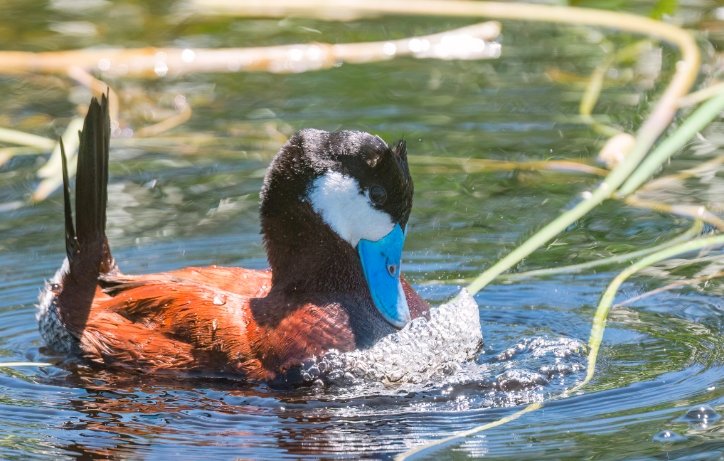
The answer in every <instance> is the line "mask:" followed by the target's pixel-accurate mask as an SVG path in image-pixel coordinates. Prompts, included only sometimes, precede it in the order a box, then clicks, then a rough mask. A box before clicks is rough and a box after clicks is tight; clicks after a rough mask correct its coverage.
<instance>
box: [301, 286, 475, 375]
mask: <svg viewBox="0 0 724 461" xmlns="http://www.w3.org/2000/svg"><path fill="white" fill-rule="evenodd" d="M482 342H483V336H482V332H481V329H480V314H479V311H478V305H477V303H476V302H475V300H474V299H473V297H472V296H470V294H468V292H467V291H465V290H462V291H461V292H460V294H458V295H457V296H456V297H455V298H454V299H453V300H451V301H450V302H448V303H445V304H443V305H441V306H439V307H436V308H432V309H431V310H430V320H426V319H424V318H417V319H415V320H413V321H411V322H410V323H408V324H407V326H405V328H403V329H402V330H400V331H398V332H396V333H393V334H391V335H389V336H386V337H385V338H383V339H382V340H380V341H379V342H378V343H377V344H375V345H374V346H372V347H371V348H369V349H365V350H356V351H352V352H346V353H340V352H338V351H336V350H331V351H329V352H327V353H326V354H324V355H323V356H321V357H313V358H311V359H309V360H307V361H305V363H304V364H303V366H302V379H303V380H304V381H306V382H309V383H314V384H317V385H339V386H349V385H356V384H364V383H381V384H383V385H387V386H396V385H401V384H408V383H414V384H417V383H425V382H429V381H435V380H437V379H439V378H441V377H444V376H449V375H452V374H454V373H455V372H456V371H457V370H458V369H459V367H460V365H461V364H462V363H464V362H466V361H469V360H471V359H472V358H474V357H475V355H476V354H477V352H478V351H479V350H480V347H481V345H482Z"/></svg>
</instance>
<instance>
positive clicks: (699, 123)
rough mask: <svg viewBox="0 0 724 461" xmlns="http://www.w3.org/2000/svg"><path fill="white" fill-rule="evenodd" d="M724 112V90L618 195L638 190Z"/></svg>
mask: <svg viewBox="0 0 724 461" xmlns="http://www.w3.org/2000/svg"><path fill="white" fill-rule="evenodd" d="M722 111H724V89H723V90H722V91H721V92H720V93H719V94H718V95H716V96H714V97H713V98H711V99H709V100H708V101H706V102H704V104H702V105H701V106H699V108H698V109H696V110H695V111H694V112H693V113H692V114H691V115H689V116H688V117H687V118H686V120H684V123H682V124H681V126H680V127H679V128H678V129H677V130H676V131H675V132H674V133H673V134H672V135H671V136H669V137H668V138H666V140H664V141H663V142H662V143H661V144H659V145H658V146H657V147H656V149H654V150H653V151H652V152H651V154H649V156H648V157H646V160H644V161H643V162H642V163H641V165H639V167H638V168H637V169H636V171H634V172H633V173H632V174H631V177H630V178H628V180H627V181H626V183H625V184H624V185H623V186H621V189H619V191H618V192H617V193H616V195H618V196H621V197H625V196H627V195H629V194H631V193H632V192H634V191H635V190H636V189H638V188H639V187H640V186H641V184H643V183H644V182H645V181H647V180H648V179H649V178H650V177H651V176H653V174H654V172H655V171H656V170H657V169H658V168H659V167H660V166H661V165H662V164H663V163H664V162H666V160H668V159H669V157H671V156H672V155H673V154H674V153H676V151H678V150H679V149H681V148H682V147H683V146H684V144H686V143H687V142H688V141H689V140H690V139H691V138H693V137H694V136H695V135H696V133H698V132H699V131H701V130H702V129H704V127H705V126H707V125H708V124H709V123H710V122H711V121H712V120H714V118H716V117H717V116H719V115H721V113H722Z"/></svg>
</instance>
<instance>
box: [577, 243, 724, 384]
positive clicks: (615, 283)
mask: <svg viewBox="0 0 724 461" xmlns="http://www.w3.org/2000/svg"><path fill="white" fill-rule="evenodd" d="M719 245H724V235H715V236H711V237H703V238H699V239H696V240H691V241H689V242H684V243H680V244H678V245H675V246H673V247H670V248H666V249H664V250H661V251H659V252H657V253H654V254H652V255H649V256H647V257H645V258H643V259H640V260H639V261H637V262H635V263H634V264H632V265H631V266H629V267H627V268H626V269H625V270H623V271H622V272H621V273H620V274H618V275H617V276H616V277H615V278H614V279H613V280H612V281H611V283H610V284H609V285H608V288H606V291H604V292H603V295H601V300H600V301H599V303H598V307H597V308H596V314H595V315H594V317H593V323H592V326H591V335H590V337H589V340H588V347H589V352H588V368H587V370H586V377H585V378H584V379H583V381H581V382H580V383H579V384H578V385H576V386H575V387H573V388H572V389H571V390H570V391H569V393H572V392H575V391H577V390H579V389H581V388H582V387H583V386H585V385H586V384H588V383H589V382H590V381H591V379H592V378H593V374H594V372H595V370H596V360H597V358H598V352H599V350H600V348H601V342H602V340H603V332H604V330H605V328H606V319H607V317H608V312H609V311H610V310H611V305H612V304H613V299H614V297H615V296H616V292H618V289H619V287H620V286H621V284H623V282H625V281H626V279H628V278H629V277H631V276H632V275H633V274H635V273H636V272H638V271H640V270H641V269H644V268H646V267H648V266H651V265H653V264H656V263H658V262H660V261H663V260H664V259H668V258H672V257H674V256H677V255H679V254H682V253H688V252H690V251H694V250H699V249H702V248H705V247H713V246H719Z"/></svg>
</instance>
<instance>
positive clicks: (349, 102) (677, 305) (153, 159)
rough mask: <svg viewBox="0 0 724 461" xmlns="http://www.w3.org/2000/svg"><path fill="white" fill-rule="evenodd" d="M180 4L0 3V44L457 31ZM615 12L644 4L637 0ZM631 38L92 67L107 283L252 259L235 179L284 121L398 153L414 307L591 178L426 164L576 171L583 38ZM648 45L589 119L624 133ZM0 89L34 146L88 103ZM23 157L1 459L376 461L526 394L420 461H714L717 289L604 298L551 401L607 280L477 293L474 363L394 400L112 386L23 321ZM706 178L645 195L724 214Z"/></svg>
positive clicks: (543, 282) (9, 170) (401, 21)
mask: <svg viewBox="0 0 724 461" xmlns="http://www.w3.org/2000/svg"><path fill="white" fill-rule="evenodd" d="M627 3H628V2H622V6H624V5H626V4H627ZM661 3H664V2H661ZM687 5H688V4H687ZM692 5H693V6H691V5H689V6H681V7H680V9H679V10H678V11H677V12H676V14H675V17H676V18H677V19H676V20H677V22H681V23H683V24H684V25H685V26H686V27H689V28H692V29H697V30H707V31H708V37H705V36H704V35H703V34H700V36H699V37H700V44H701V45H702V49H703V55H704V58H703V59H704V62H705V67H704V71H703V72H704V74H703V75H702V80H703V81H706V80H707V79H712V78H713V77H715V76H716V75H719V78H721V75H722V71H721V59H722V58H721V46H722V44H723V43H724V31H723V28H722V25H721V16H722V15H723V14H724V13H723V12H722V9H721V7H719V9H718V10H717V9H716V8H717V2H716V1H701V2H696V3H695V4H692ZM179 7H180V5H179V3H177V2H172V1H164V2H158V3H156V4H154V6H144V5H143V4H142V2H134V1H130V0H127V1H120V2H114V3H113V4H111V3H107V2H104V1H102V0H88V1H83V2H68V1H63V0H53V1H49V2H23V1H9V2H4V3H3V4H2V5H0V17H2V18H3V20H2V21H0V47H2V48H3V49H8V50H9V49H17V50H32V51H44V50H56V49H68V48H80V47H86V46H95V45H98V44H103V45H112V46H124V47H138V46H148V45H156V46H178V47H201V46H204V47H220V46H251V45H261V44H279V43H294V42H309V41H322V42H324V41H329V42H345V41H360V40H386V39H390V38H401V37H404V36H406V35H412V34H425V33H433V32H438V31H441V30H443V29H445V28H450V27H457V26H462V25H466V24H471V23H472V22H473V21H471V20H462V19H461V20H452V19H435V18H427V19H420V18H377V19H372V20H369V19H368V20H358V21H352V22H348V23H341V22H324V21H318V20H311V19H303V18H288V19H284V20H279V19H234V18H228V17H203V16H188V15H182V14H181V13H179ZM628 8H629V9H630V10H631V11H635V12H639V13H643V14H647V13H648V12H650V11H651V9H652V8H653V2H634V3H633V4H628ZM717 15H718V17H719V19H718V20H717ZM635 39H636V37H633V36H631V35H628V34H624V35H614V34H609V35H608V36H607V35H605V34H603V33H602V32H601V31H599V30H597V29H591V28H583V27H554V26H550V25H541V24H530V23H528V24H521V23H516V22H504V23H503V35H502V45H503V48H502V56H501V57H500V58H499V59H497V60H490V61H435V60H415V59H412V58H400V59H396V60H392V61H387V62H382V63H375V64H364V65H342V66H340V67H338V68H335V69H331V70H324V71H319V72H309V73H303V74H294V75H278V74H268V73H246V74H244V73H238V74H191V75H186V76H183V77H178V78H161V79H150V80H146V79H137V78H112V79H108V82H109V83H110V84H111V85H112V86H113V88H114V89H115V91H117V92H118V93H119V95H120V96H121V98H122V105H121V120H122V123H123V127H124V130H123V132H122V135H121V136H119V137H116V138H114V139H113V140H112V142H111V148H112V151H111V170H110V176H111V180H110V187H109V202H110V204H109V210H108V227H109V231H108V234H109V238H110V243H111V246H112V249H113V252H114V255H115V257H116V260H117V261H118V262H119V264H120V266H121V268H122V269H123V270H124V271H125V272H127V273H145V272H156V271H163V270H169V269H173V268H178V267H182V266H188V265H205V264H220V265H239V266H245V267H252V268H262V267H265V265H266V262H265V254H264V250H263V247H262V244H261V238H260V235H259V230H258V228H259V222H258V216H257V212H258V191H259V188H260V186H261V180H262V177H263V174H264V170H265V168H266V166H267V164H268V162H269V160H270V159H271V157H272V156H273V154H274V153H275V152H276V150H277V149H278V148H279V146H280V145H281V144H282V143H283V142H284V140H285V139H286V138H287V137H288V136H289V135H290V134H292V133H293V132H294V131H296V130H297V129H301V128H305V127H315V128H321V129H327V130H334V129H340V128H348V129H361V130H366V131H370V132H373V133H376V134H379V135H380V136H382V137H383V138H384V139H386V140H387V141H389V142H392V141H394V140H396V139H398V138H400V137H404V138H406V139H407V141H408V149H409V152H410V156H411V164H412V174H413V177H414V179H415V184H416V195H415V203H414V209H413V213H412V218H411V221H410V222H411V231H410V235H409V237H408V240H407V244H406V253H405V256H404V260H403V265H404V267H403V270H404V273H405V274H406V276H407V277H408V279H409V280H411V281H412V282H413V283H414V284H415V286H416V287H417V288H418V290H419V291H420V293H421V294H422V295H423V296H424V297H425V298H426V299H428V300H430V302H432V303H435V304H438V303H442V302H444V301H446V300H448V299H450V298H451V297H452V296H453V295H455V294H456V293H457V292H458V291H459V290H460V288H461V287H463V286H464V280H467V279H470V278H471V277H474V276H475V275H476V274H477V273H479V272H480V271H481V270H482V269H484V268H485V267H488V266H490V265H491V264H492V263H494V262H495V260H497V259H498V258H500V257H501V256H503V255H505V254H506V253H507V252H508V251H510V250H511V249H512V248H514V247H515V246H516V245H517V244H518V243H519V242H520V241H521V240H522V239H524V238H525V237H527V236H529V235H531V234H532V233H533V232H534V230H536V229H538V228H540V227H541V226H542V225H543V224H545V223H546V222H548V221H550V220H551V219H552V218H554V217H555V216H556V215H557V214H558V213H560V212H561V211H562V210H565V209H567V208H569V207H571V206H572V205H573V204H575V203H576V202H577V201H578V200H580V197H581V194H582V193H584V192H585V191H588V190H591V189H592V188H593V187H595V185H596V183H597V181H598V178H597V177H594V176H590V175H584V174H580V173H562V172H545V171H533V172H530V171H522V170H508V171H490V170H488V171H483V170H481V169H479V168H474V165H473V164H467V165H466V166H460V165H459V164H457V163H454V162H452V161H450V160H448V159H446V158H447V157H454V158H459V159H481V158H485V159H500V160H518V161H527V160H545V159H571V160H576V161H582V162H586V163H591V164H593V159H594V157H595V155H596V153H597V151H598V149H599V148H600V146H601V145H602V143H603V141H604V140H605V138H604V137H603V136H602V135H599V134H596V133H595V132H594V131H593V130H591V129H590V128H589V127H588V126H586V125H584V124H582V123H580V120H579V118H578V117H577V115H576V114H577V113H578V104H579V101H580V98H581V96H582V93H583V90H584V84H585V81H586V78H587V76H588V75H590V73H591V72H592V71H593V70H594V68H595V67H596V66H597V65H598V64H600V63H601V62H602V61H603V60H604V59H605V58H606V56H607V55H606V50H610V49H613V48H614V47H623V46H625V45H628V44H630V43H632V42H633V41H634V40H635ZM717 46H718V48H715V47H717ZM715 49H718V52H719V56H718V60H719V61H718V64H717V61H716V56H715V53H716V51H715ZM658 50H659V49H658V48H655V49H653V50H652V51H649V52H647V54H646V55H645V57H644V58H642V60H641V61H640V63H639V64H635V63H625V64H621V65H619V66H617V67H615V68H614V71H612V72H611V73H610V77H611V79H610V80H609V84H608V85H607V86H606V87H605V89H604V93H603V96H602V99H601V103H600V104H599V105H598V106H597V109H596V113H597V114H603V115H601V119H602V120H604V121H607V122H610V123H613V124H615V125H618V126H620V127H623V128H625V129H627V130H635V129H636V127H638V126H639V124H640V122H641V120H642V119H643V117H645V115H646V114H647V113H648V112H647V111H648V110H649V109H650V104H651V103H652V102H653V101H655V100H656V98H657V95H658V94H660V92H661V90H662V88H663V87H664V85H665V82H666V81H668V79H669V78H670V76H671V74H672V69H673V68H674V65H675V58H676V56H675V53H674V52H673V51H672V49H670V48H664V49H663V51H662V52H659V51H658ZM0 94H2V95H3V109H2V111H0V126H2V127H12V128H16V129H20V130H24V131H28V132H32V133H35V134H39V135H44V136H47V137H57V136H58V135H60V134H61V133H62V132H63V131H64V129H65V127H66V126H67V124H68V122H69V121H70V119H71V117H73V116H74V115H76V113H77V111H76V104H77V105H79V107H81V106H85V105H86V104H87V101H88V99H89V93H88V92H87V91H86V90H83V89H79V88H78V87H77V86H76V85H75V84H74V83H72V82H71V81H70V80H69V79H68V78H66V77H63V76H50V75H27V76H22V77H21V76H0ZM179 96H182V97H184V98H185V99H186V100H187V101H188V103H189V104H190V106H191V107H192V109H193V114H192V116H191V118H190V120H189V121H187V122H186V123H184V124H183V125H181V126H179V127H177V128H174V129H172V130H170V131H167V132H164V133H161V134H159V135H156V136H153V137H146V138H140V137H136V136H130V135H131V133H132V130H138V129H139V128H140V127H143V126H145V125H149V124H150V123H152V122H154V121H156V120H157V119H159V118H161V117H163V116H164V115H170V114H172V113H173V107H174V100H176V98H178V97H179ZM723 122H724V120H722V119H721V118H720V119H719V120H718V121H717V122H716V123H715V124H713V125H711V126H710V127H709V128H708V129H707V130H706V131H705V132H704V133H703V137H700V138H698V139H697V140H694V141H693V142H692V143H690V144H689V146H688V147H687V148H686V150H685V151H684V152H681V153H680V154H678V155H677V157H676V158H675V159H674V160H673V161H672V162H671V164H670V165H668V166H667V167H666V172H669V173H670V172H673V171H676V170H680V169H683V168H689V167H692V166H694V165H697V164H699V163H701V162H703V161H705V160H707V159H710V158H713V157H715V156H717V155H722V146H723V145H724V139H723V138H722V135H721V133H722V123H723ZM124 136H125V137H124ZM46 157H47V155H45V154H44V155H41V156H35V155H31V156H18V157H14V158H12V159H11V160H10V161H9V162H7V163H6V164H4V165H3V166H1V167H0V361H49V362H53V363H54V364H55V365H54V366H50V367H45V368H37V367H25V368H0V458H2V459H31V458H33V457H37V458H55V459H69V458H83V459H92V458H124V459H167V458H170V457H171V456H173V457H175V458H177V459H201V458H209V459H214V458H216V459H239V458H240V459H299V458H304V459H306V458H309V459H315V458H324V459H330V458H365V459H378V458H382V459H390V458H392V457H393V456H394V455H395V454H397V453H400V452H402V451H405V450H406V449H409V448H412V447H415V446H418V445H420V444H423V443H425V442H426V441H431V440H435V439H439V438H441V437H445V436H448V435H451V434H453V433H454V432H456V431H461V430H466V429H470V428H472V427H474V426H477V425H480V424H483V423H486V422H491V421H494V420H497V419H499V418H501V417H504V416H506V415H509V414H512V413H513V412H515V411H516V410H518V409H520V408H522V406H524V405H526V404H528V403H530V402H538V401H542V400H549V399H550V400H551V401H550V403H547V404H546V405H545V406H544V408H543V409H541V410H538V411H535V412H532V413H529V414H527V415H525V416H523V417H522V418H520V419H517V420H515V421H512V422H510V423H508V424H505V425H502V426H499V427H497V428H494V429H491V430H488V431H485V432H482V433H480V434H478V435H476V436H473V437H469V438H467V439H464V440H462V441H461V442H460V443H459V444H456V445H451V446H448V447H446V448H444V449H443V450H441V451H440V452H438V453H436V454H435V455H433V456H432V457H431V459H466V458H477V457H484V458H492V459H531V460H532V459H535V460H538V459H636V460H639V459H681V460H684V459H686V460H710V459H711V460H720V459H722V457H723V456H724V455H723V453H724V426H723V424H724V423H723V422H722V420H721V419H719V418H718V415H719V414H721V413H722V412H724V392H723V391H722V389H724V365H723V360H724V340H722V330H723V328H724V321H723V319H724V315H723V311H724V305H723V304H722V295H724V289H723V287H722V284H721V281H720V279H713V280H710V281H708V282H706V283H704V282H702V283H700V284H696V285H693V286H688V287H679V288H675V289H672V290H668V291H662V292H660V293H658V294H655V295H653V296H648V297H645V298H642V299H640V300H637V301H634V302H633V303H631V304H627V305H625V306H622V307H619V308H616V309H614V310H613V311H612V313H611V315H610V317H609V323H608V327H607V330H606V333H605V336H604V343H603V347H602V351H601V355H600V358H599V362H598V367H597V373H596V376H595V378H594V380H593V382H592V383H591V384H590V385H589V386H587V387H586V388H585V389H584V390H583V391H582V392H580V393H578V394H576V395H574V396H570V397H566V398H560V397H561V394H562V392H563V391H564V390H565V389H567V388H570V387H571V386H573V385H575V384H576V383H578V382H580V381H581V380H582V379H583V376H584V374H585V368H584V365H585V360H586V357H585V355H586V351H585V346H584V345H585V344H586V342H587V340H588V334H589V330H590V322H591V317H592V315H593V310H594V309H595V306H596V304H597V302H598V297H599V296H600V294H601V293H602V291H603V290H604V288H605V287H606V285H607V284H608V282H609V281H610V280H611V279H612V278H613V277H614V276H615V275H616V274H617V273H618V271H619V270H620V269H621V267H610V266H609V267H600V268H597V269H596V270H592V271H588V272H585V273H582V274H569V275H557V276H549V277H539V278H534V277H533V278H526V279H522V280H517V281H514V282H513V281H505V280H500V281H496V282H494V283H493V284H491V285H490V286H488V287H487V288H485V289H484V290H483V291H481V292H480V293H478V294H477V295H476V297H475V300H476V301H477V303H478V305H479V316H480V321H481V325H482V327H481V328H482V331H483V337H484V347H483V349H482V351H481V352H480V353H479V354H477V356H476V357H475V359H474V360H473V361H472V362H470V363H467V364H464V365H463V366H461V367H460V368H459V369H456V370H452V371H451V373H449V374H447V375H446V376H444V377H437V378H435V379H431V380H427V381H424V382H421V383H417V384H414V385H412V384H409V385H405V386H403V387H384V386H381V385H374V386H372V385H367V386H364V385H363V386H353V387H344V386H337V387H331V388H320V387H311V388H305V389H300V390H284V391H280V390H275V389H271V388H269V387H267V386H265V385H249V384H244V383H239V382H235V381H232V380H222V379H202V378H178V379H170V378H157V377H154V376H147V375H144V376H128V375H118V374H115V373H109V372H104V371H102V370H98V369H93V368H89V367H87V366H85V365H84V364H82V363H75V362H73V361H67V360H63V358H62V357H59V356H57V355H53V354H52V352H51V351H48V350H46V349H45V348H44V346H43V343H42V340H41V338H40V336H39V333H38V330H37V324H36V321H35V317H34V315H35V308H34V304H35V302H36V300H37V295H38V293H39V290H40V288H41V287H42V284H43V280H44V279H46V278H48V277H50V276H51V275H52V274H53V273H54V272H55V270H56V269H57V267H58V266H59V264H60V262H61V260H62V258H63V255H64V247H63V245H64V244H63V222H62V198H61V196H60V195H59V194H58V193H56V194H54V195H52V196H51V197H50V198H49V199H48V200H46V201H43V202H40V203H37V204H30V203H29V202H28V197H29V196H30V194H31V193H32V191H33V189H34V188H35V187H36V185H37V183H38V180H37V178H36V171H37V169H38V167H39V166H40V165H42V163H43V162H44V160H45V158H46ZM723 185H724V182H723V181H722V174H721V170H719V171H718V173H717V171H714V172H713V173H712V174H709V175H707V176H705V177H704V178H703V179H700V180H699V179H696V178H694V179H689V180H687V181H686V182H682V181H679V182H675V183H673V184H672V185H669V186H668V187H667V188H665V189H662V190H658V191H656V192H655V193H654V196H655V197H658V198H660V199H662V200H669V201H670V202H671V203H679V202H683V203H701V204H708V205H709V206H710V207H712V209H714V210H716V206H719V207H721V203H722V202H724V192H722V191H723V190H724V189H723ZM719 212H721V208H719ZM690 226H691V222H690V220H689V219H687V218H684V217H675V216H671V215H666V214H659V213H655V212H652V211H648V210H643V209H636V208H631V207H627V206H625V205H623V204H622V203H619V202H608V203H606V204H604V205H603V206H601V207H599V208H598V209H596V210H594V211H593V212H592V213H591V214H589V215H588V216H586V217H584V218H583V219H581V220H580V221H579V222H578V223H576V224H575V225H573V226H571V227H570V228H569V229H568V230H567V231H566V232H565V233H564V234H562V235H560V236H559V237H558V238H557V239H556V240H555V241H553V242H551V243H549V244H548V245H547V246H545V247H544V248H543V249H541V250H539V251H538V252H536V253H535V254H533V255H531V256H530V257H529V258H527V259H526V260H525V261H524V262H523V263H522V264H520V265H519V266H518V267H517V268H516V271H525V270H530V269H537V268H545V267H556V266H562V265H567V264H574V263H579V262H585V261H590V260H595V259H600V258H603V257H606V256H610V255H612V254H620V253H625V252H628V251H633V250H637V249H640V248H643V247H647V246H652V245H656V244H658V243H661V242H663V241H665V240H667V239H671V238H673V237H675V236H677V235H679V234H681V233H683V232H685V231H686V230H687V229H688V228H689V227H690ZM690 257H691V255H690ZM721 261H722V255H721V253H714V254H710V255H709V260H708V262H700V263H698V264H696V265H694V266H691V265H683V264H681V261H679V264H668V265H660V266H657V267H656V268H653V269H649V270H646V271H644V273H643V274H642V275H640V276H637V277H635V278H633V279H631V280H630V281H629V282H627V283H626V284H625V285H624V286H623V288H622V290H621V292H620V293H619V296H618V297H617V301H625V300H626V299H629V298H632V297H634V296H637V295H640V294H643V293H646V292H648V291H650V290H653V289H655V288H658V287H662V286H666V285H668V284H670V283H672V282H675V281H679V280H682V279H685V278H687V277H692V276H694V275H695V274H697V272H698V271H701V270H705V269H706V268H707V267H711V265H713V264H718V265H719V269H718V270H721V264H722V262H721ZM701 406H705V408H704V410H697V408H699V407H701ZM705 416H706V417H705ZM667 431H668V432H667Z"/></svg>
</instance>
